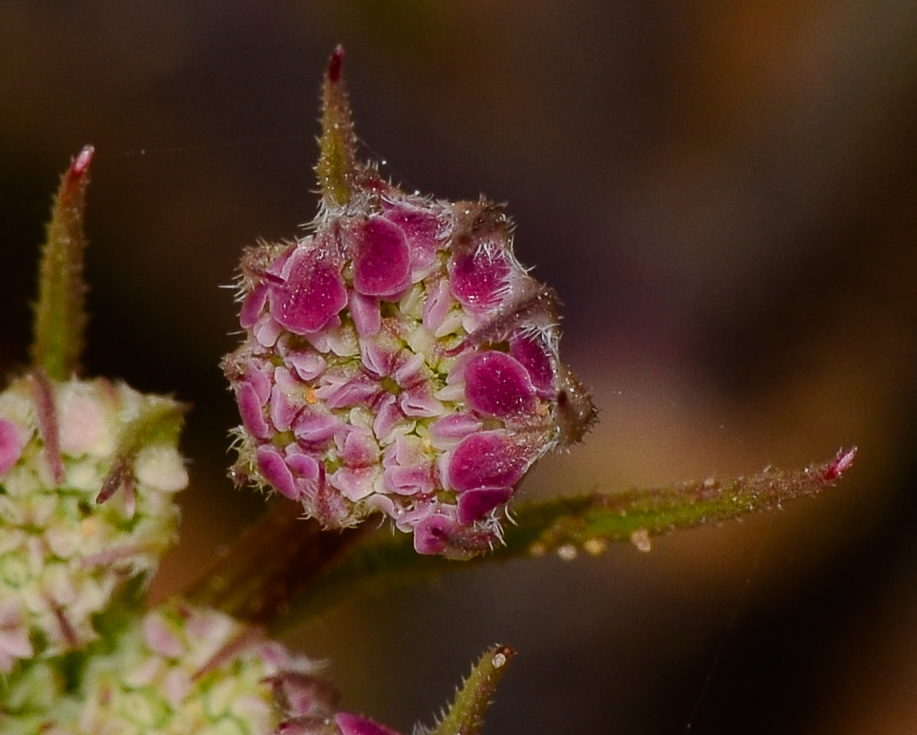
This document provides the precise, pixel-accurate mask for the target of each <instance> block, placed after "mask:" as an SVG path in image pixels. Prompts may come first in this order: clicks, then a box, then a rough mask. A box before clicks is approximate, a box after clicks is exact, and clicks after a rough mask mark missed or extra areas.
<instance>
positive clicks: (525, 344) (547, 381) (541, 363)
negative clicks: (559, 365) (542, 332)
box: [509, 334, 557, 398]
mask: <svg viewBox="0 0 917 735" xmlns="http://www.w3.org/2000/svg"><path fill="white" fill-rule="evenodd" d="M509 354H510V355H512V356H513V357H514V358H516V360H518V361H519V364H520V365H522V366H523V367H524V368H525V369H526V370H527V371H528V373H529V377H530V378H531V379H532V385H534V386H535V389H536V390H537V391H538V394H539V395H541V396H542V397H544V398H551V397H553V396H554V394H555V393H556V392H557V391H556V390H555V388H554V365H555V363H556V362H557V357H556V356H555V355H554V354H553V353H552V352H551V351H550V348H549V347H548V346H547V345H546V344H545V343H544V340H542V339H540V338H538V337H535V336H529V335H525V334H517V335H515V336H513V337H512V339H510V342H509Z"/></svg>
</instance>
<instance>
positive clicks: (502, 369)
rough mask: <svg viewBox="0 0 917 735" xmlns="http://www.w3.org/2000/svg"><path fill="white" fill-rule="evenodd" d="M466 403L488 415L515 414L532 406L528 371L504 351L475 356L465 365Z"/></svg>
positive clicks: (530, 410) (527, 410)
mask: <svg viewBox="0 0 917 735" xmlns="http://www.w3.org/2000/svg"><path fill="white" fill-rule="evenodd" d="M465 398H466V400H467V401H468V406H469V407H470V408H471V409H472V410H474V411H477V412H478V413H483V414H488V415H490V416H499V417H501V418H502V417H507V416H518V415H520V414H526V413H531V412H532V411H534V409H535V388H534V386H533V385H532V381H531V380H530V378H529V374H528V371H526V369H525V368H524V367H522V365H520V364H519V362H518V361H517V360H515V359H514V358H512V357H510V356H509V355H507V354H505V353H503V352H496V351H494V350H490V351H488V352H481V353H478V354H477V355H475V356H474V357H473V358H471V359H470V360H469V361H468V364H467V365H466V366H465Z"/></svg>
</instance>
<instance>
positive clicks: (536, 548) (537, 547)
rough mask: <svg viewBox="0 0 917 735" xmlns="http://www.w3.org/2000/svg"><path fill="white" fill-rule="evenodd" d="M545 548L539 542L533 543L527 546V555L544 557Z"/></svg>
mask: <svg viewBox="0 0 917 735" xmlns="http://www.w3.org/2000/svg"><path fill="white" fill-rule="evenodd" d="M547 551H548V550H547V548H546V547H545V545H544V544H543V543H541V542H538V543H534V544H532V545H531V546H529V554H530V555H531V556H544V555H545V554H546V553H547Z"/></svg>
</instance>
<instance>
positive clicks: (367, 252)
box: [353, 217, 411, 296]
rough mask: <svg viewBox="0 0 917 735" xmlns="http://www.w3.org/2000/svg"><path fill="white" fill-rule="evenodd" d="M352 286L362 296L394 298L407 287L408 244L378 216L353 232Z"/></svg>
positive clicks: (408, 267) (409, 282)
mask: <svg viewBox="0 0 917 735" xmlns="http://www.w3.org/2000/svg"><path fill="white" fill-rule="evenodd" d="M353 236H354V240H355V246H354V254H353V287H354V288H355V289H356V290H357V291H359V292H360V293H361V294H363V295H365V296H394V295H395V294H397V293H400V292H401V291H404V289H405V288H407V287H408V286H409V285H410V284H411V259H410V253H409V252H408V245H407V243H406V242H405V241H404V236H403V235H402V234H401V230H399V229H398V228H397V227H396V226H395V225H393V224H392V223H391V222H388V221H386V220H384V219H382V218H380V217H374V218H372V219H369V220H366V221H365V222H363V223H362V225H361V226H359V227H357V228H356V229H355V231H354V233H353Z"/></svg>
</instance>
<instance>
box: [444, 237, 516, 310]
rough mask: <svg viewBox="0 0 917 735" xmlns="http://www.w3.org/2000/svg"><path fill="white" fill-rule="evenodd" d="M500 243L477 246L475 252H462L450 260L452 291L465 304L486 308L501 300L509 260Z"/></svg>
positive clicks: (476, 307) (507, 278)
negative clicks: (489, 246) (490, 246)
mask: <svg viewBox="0 0 917 735" xmlns="http://www.w3.org/2000/svg"><path fill="white" fill-rule="evenodd" d="M499 247H501V246H499V245H494V246H493V249H492V248H488V247H478V248H477V249H476V250H475V251H474V252H473V253H460V254H457V255H455V256H454V257H453V258H452V259H451V260H450V261H449V276H450V279H451V282H452V293H453V295H454V296H455V298H457V299H458V300H459V301H460V302H461V303H462V304H464V305H465V306H468V307H471V308H473V309H487V308H491V307H493V306H496V305H497V304H499V303H500V300H501V296H502V292H503V290H504V289H505V288H506V284H507V282H508V280H509V275H510V264H509V262H508V261H507V260H506V256H505V255H504V254H503V252H502V250H499V249H497V248H499Z"/></svg>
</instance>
